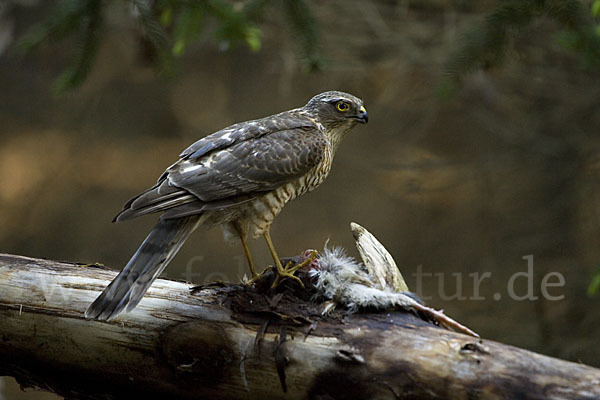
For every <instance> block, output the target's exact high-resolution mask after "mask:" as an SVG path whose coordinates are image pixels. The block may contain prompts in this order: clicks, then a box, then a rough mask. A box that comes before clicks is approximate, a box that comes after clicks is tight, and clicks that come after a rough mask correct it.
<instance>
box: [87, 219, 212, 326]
mask: <svg viewBox="0 0 600 400" xmlns="http://www.w3.org/2000/svg"><path fill="white" fill-rule="evenodd" d="M199 224H200V216H198V215H194V216H190V217H185V218H176V219H160V220H159V221H158V223H157V224H156V225H155V226H154V228H153V229H152V231H151V232H150V234H149V235H148V236H147V237H146V239H145V240H144V242H143V243H142V244H141V246H140V247H139V248H138V249H137V251H136V252H135V254H134V255H133V257H131V260H129V262H128V263H127V265H126V266H125V268H123V270H122V271H121V272H120V273H119V275H117V277H116V278H115V279H114V280H113V281H112V282H111V283H110V284H109V285H108V286H107V287H106V289H104V291H103V292H102V293H101V294H100V296H98V298H97V299H96V300H95V301H94V302H93V303H92V304H91V305H90V306H89V308H88V309H87V311H86V312H85V317H86V318H95V319H99V320H108V319H112V318H114V317H116V316H117V315H118V314H119V313H121V312H122V311H123V310H126V311H131V310H133V309H134V308H135V307H136V306H137V305H138V303H139V302H140V300H141V299H142V297H143V296H144V294H145V293H146V291H147V290H148V288H149V287H150V285H151V284H152V282H154V280H155V279H156V278H157V277H158V276H159V275H160V274H161V272H162V271H163V270H164V269H165V267H166V266H167V264H169V262H170V261H171V260H172V259H173V257H175V254H177V252H178V251H179V249H180V248H181V246H182V245H183V243H184V242H185V240H186V239H187V238H188V236H189V235H190V234H191V233H192V232H193V231H194V230H195V229H196V228H197V227H198V225H199Z"/></svg>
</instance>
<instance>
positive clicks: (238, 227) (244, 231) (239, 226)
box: [233, 221, 259, 280]
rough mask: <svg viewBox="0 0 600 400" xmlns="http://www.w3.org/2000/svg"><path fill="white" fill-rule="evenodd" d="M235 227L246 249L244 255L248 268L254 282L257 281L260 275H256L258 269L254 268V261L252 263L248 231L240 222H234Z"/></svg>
mask: <svg viewBox="0 0 600 400" xmlns="http://www.w3.org/2000/svg"><path fill="white" fill-rule="evenodd" d="M233 226H234V228H235V230H236V231H237V233H238V236H239V237H240V241H241V242H242V247H243V248H244V254H245V255H246V260H248V268H250V273H251V274H252V280H256V279H257V278H258V277H259V275H258V274H257V273H256V268H255V267H254V261H252V254H250V248H249V247H248V239H246V236H247V234H248V229H244V227H243V226H242V224H240V222H239V221H235V222H233Z"/></svg>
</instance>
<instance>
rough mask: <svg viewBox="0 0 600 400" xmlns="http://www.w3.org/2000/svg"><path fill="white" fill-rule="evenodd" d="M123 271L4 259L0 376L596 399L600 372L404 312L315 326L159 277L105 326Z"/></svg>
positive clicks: (150, 391)
mask: <svg viewBox="0 0 600 400" xmlns="http://www.w3.org/2000/svg"><path fill="white" fill-rule="evenodd" d="M114 276H115V272H113V271H110V270H107V269H104V268H101V267H96V266H82V265H77V264H72V263H61V262H55V261H47V260H39V259H32V258H26V257H21V256H13V255H7V254H4V255H0V375H11V376H14V377H16V378H17V379H18V381H19V382H20V383H21V385H23V386H37V387H41V388H43V389H46V390H51V391H54V392H56V393H58V394H60V395H62V396H66V397H68V398H73V399H78V398H85V399H93V398H125V397H130V396H136V397H139V396H151V397H153V398H154V397H157V396H162V395H164V396H168V397H169V398H192V397H193V398H204V397H206V398H212V399H234V398H243V399H254V398H256V399H258V398H260V399H265V398H267V399H275V398H281V397H282V396H283V393H284V392H286V393H287V394H286V398H290V399H300V398H332V399H344V398H378V399H387V398H390V399H409V398H410V399H415V398H419V399H439V398H444V399H464V398H479V399H488V398H493V399H497V398H519V399H566V398H569V399H597V398H600V370H598V369H594V368H591V367H587V366H584V365H580V364H575V363H571V362H566V361H561V360H558V359H554V358H550V357H546V356H543V355H539V354H535V353H532V352H529V351H525V350H521V349H518V348H515V347H511V346H507V345H503V344H500V343H496V342H492V341H488V340H483V341H481V340H477V339H475V338H473V337H470V336H466V335H463V334H459V333H456V332H452V331H448V330H444V329H442V328H439V327H437V326H434V325H432V324H430V323H427V322H425V321H422V320H421V319H419V318H418V317H417V316H416V315H414V314H411V313H409V312H405V311H394V312H385V313H362V314H347V313H346V312H345V311H341V310H336V311H334V312H333V313H332V314H330V315H329V316H327V317H321V316H320V312H319V310H320V306H319V305H316V304H314V303H311V302H309V301H305V300H301V299H300V298H298V297H296V296H295V295H294V294H293V293H290V292H284V293H283V294H278V295H275V296H272V297H271V296H268V295H265V294H262V293H260V292H258V291H256V290H254V289H249V288H246V287H244V286H241V285H212V286H206V287H202V288H199V289H197V290H195V291H194V292H192V291H191V290H190V289H191V285H190V284H187V283H183V282H177V281H172V280H166V279H158V280H157V281H156V282H155V283H154V284H153V286H152V287H151V288H150V290H149V291H148V293H147V294H146V296H145V297H144V299H143V300H142V302H141V303H140V305H139V306H138V307H137V308H136V309H135V310H134V311H133V312H131V313H128V314H124V315H122V316H120V317H118V318H117V319H115V320H114V321H111V322H99V321H88V320H85V319H84V317H83V312H84V310H85V309H86V308H87V306H88V305H89V304H90V303H91V302H92V301H93V300H94V298H95V297H96V296H97V295H98V292H99V291H100V290H102V289H103V288H104V287H105V286H106V285H107V284H108V282H109V281H110V280H111V279H112V278H114Z"/></svg>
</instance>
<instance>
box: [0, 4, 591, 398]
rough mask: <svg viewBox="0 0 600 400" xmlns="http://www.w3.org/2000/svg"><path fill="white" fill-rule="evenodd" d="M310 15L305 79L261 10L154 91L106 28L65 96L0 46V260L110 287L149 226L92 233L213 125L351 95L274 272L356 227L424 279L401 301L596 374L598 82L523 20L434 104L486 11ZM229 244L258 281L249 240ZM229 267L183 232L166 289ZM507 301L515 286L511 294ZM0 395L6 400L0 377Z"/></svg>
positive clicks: (228, 275)
mask: <svg viewBox="0 0 600 400" xmlns="http://www.w3.org/2000/svg"><path fill="white" fill-rule="evenodd" d="M467 3H468V2H467ZM311 4H312V5H313V6H314V12H315V15H316V16H317V18H318V21H319V23H320V28H321V31H320V32H321V35H320V40H321V52H322V54H323V56H324V59H325V64H324V68H323V69H322V70H321V71H319V72H313V73H308V72H307V71H306V68H305V67H304V64H303V60H302V59H301V57H300V56H299V55H298V51H297V48H296V44H295V43H294V41H293V40H292V37H291V36H290V34H289V32H287V30H286V29H285V26H284V25H285V24H284V23H283V22H282V20H280V19H279V18H278V16H277V14H276V13H273V14H272V15H268V16H267V20H266V22H265V24H264V26H263V27H262V28H263V36H262V38H263V43H262V49H261V50H260V51H259V52H257V53H253V52H251V51H250V50H248V49H247V48H246V47H244V46H238V47H236V48H233V49H231V50H229V51H222V50H220V49H219V46H218V44H215V41H214V40H213V39H212V37H210V35H208V34H207V36H206V38H205V39H204V40H202V41H200V42H199V43H197V44H196V45H195V46H194V47H193V48H190V49H188V52H187V53H186V55H185V56H184V57H183V58H182V59H181V60H180V61H181V63H180V73H179V75H178V76H176V77H175V78H173V79H161V78H157V76H156V75H155V74H154V72H153V70H152V69H151V67H150V66H148V65H147V63H145V62H144V60H143V58H142V57H141V56H140V49H139V43H137V42H136V41H135V39H134V38H133V37H132V36H131V35H130V34H129V31H128V30H129V29H131V27H129V26H127V25H126V24H122V23H120V22H118V23H114V24H112V25H109V27H110V29H109V31H108V33H107V35H106V36H105V37H104V39H103V41H102V44H101V48H100V53H99V57H98V59H97V60H96V62H95V63H94V66H93V68H92V70H91V74H90V76H89V78H88V79H87V81H86V82H85V83H84V85H83V86H82V87H81V88H80V89H79V90H76V91H74V92H71V93H68V94H66V95H63V96H60V97H57V96H55V95H53V94H52V91H51V86H52V82H53V79H55V78H56V76H57V75H58V74H59V73H60V71H61V70H62V68H63V67H64V66H65V63H66V61H67V60H68V57H69V54H70V53H69V50H70V49H69V46H68V44H66V43H62V44H55V45H47V46H43V47H42V48H40V49H39V50H36V51H34V52H32V53H29V54H27V55H23V54H21V53H19V52H18V51H17V50H15V49H14V48H13V47H12V46H10V45H7V46H5V47H3V46H0V48H1V49H2V54H0V224H1V226H2V229H0V251H2V252H6V253H14V254H21V255H27V256H32V257H44V258H51V259H57V260H69V261H77V262H82V263H94V262H98V263H102V264H105V265H107V266H110V267H112V268H115V269H119V268H121V267H122V266H123V265H124V264H125V263H126V262H127V260H128V259H129V257H130V256H131V255H132V254H133V252H134V251H135V249H136V248H137V246H138V245H139V244H140V243H141V241H142V240H143V239H144V237H145V235H146V234H147V233H148V232H149V230H150V227H151V226H152V224H153V223H154V221H155V219H156V218H155V217H153V216H150V217H145V218H141V219H138V220H134V221H129V222H126V223H121V224H112V223H111V220H112V218H113V217H114V215H115V214H116V213H117V212H118V211H119V210H120V209H121V207H122V205H123V203H124V202H125V201H126V200H127V199H129V198H130V197H131V196H133V195H135V194H137V193H138V192H140V191H141V190H143V189H145V188H147V187H148V186H150V185H152V184H153V183H154V182H155V180H156V179H157V178H158V176H159V175H160V174H161V173H162V171H163V170H164V169H165V168H166V167H167V166H169V165H170V164H171V163H172V162H173V161H175V160H176V159H177V155H178V154H179V152H180V151H181V150H183V149H184V148H185V147H187V146H188V145H189V144H191V143H192V142H194V141H195V140H197V139H198V138H200V137H202V136H204V135H206V134H209V133H212V132H213V131H215V130H217V129H219V128H222V127H224V126H226V125H228V124H231V123H234V122H238V121H243V120H247V119H252V118H258V117H262V116H265V115H268V114H272V113H275V112H278V111H282V110H285V109H289V108H293V107H297V106H301V105H303V104H304V103H305V102H306V101H307V100H308V99H309V98H310V97H311V96H313V95H314V94H316V93H319V92H322V91H325V90H331V89H338V90H344V91H348V92H350V93H353V94H355V95H357V96H359V97H361V98H363V99H364V101H365V104H366V106H367V109H368V111H369V117H370V122H369V124H368V125H366V126H360V127H358V128H356V129H355V130H354V131H353V132H352V133H351V134H350V135H349V136H348V137H347V138H346V140H345V142H344V143H343V145H342V146H341V148H340V151H339V152H338V155H337V156H336V157H337V158H336V160H335V163H334V168H333V171H332V173H331V175H330V177H329V178H328V180H327V181H326V182H325V184H323V185H322V186H321V187H320V188H319V189H318V190H316V191H315V192H313V193H310V194H308V195H306V196H304V197H303V198H301V199H299V200H296V201H294V202H293V203H291V204H289V205H288V206H287V207H286V208H285V209H284V211H283V212H282V214H281V215H280V217H279V218H278V219H277V220H276V222H275V223H274V225H273V229H272V235H273V238H274V241H275V244H276V246H277V247H278V250H279V253H280V255H282V256H287V255H295V254H298V253H300V252H301V251H303V250H304V249H306V248H322V247H323V245H324V243H325V241H326V240H327V239H330V242H329V243H330V245H340V246H343V247H345V248H346V249H347V250H348V251H349V253H350V254H352V255H356V251H355V249H354V243H353V240H352V236H351V234H350V230H349V223H350V221H356V222H358V223H360V224H362V225H364V226H365V227H366V228H367V229H369V230H370V231H371V232H372V233H373V234H374V235H376V236H377V237H378V238H379V239H380V240H381V242H382V243H383V244H384V245H386V247H387V248H388V250H389V251H390V252H391V253H392V254H393V256H394V257H395V259H396V261H397V263H398V265H399V266H400V268H401V270H402V271H403V273H404V275H405V278H406V280H407V282H408V284H409V287H411V288H414V289H415V290H416V287H415V285H416V279H415V277H414V276H412V273H413V272H414V271H416V270H417V267H418V266H422V271H423V272H430V273H444V275H443V276H442V278H443V279H442V281H440V280H439V279H438V277H431V278H424V279H423V287H422V290H421V294H422V295H425V296H431V297H432V299H431V300H430V301H429V304H431V305H432V306H434V307H436V308H443V309H444V310H446V312H447V314H448V315H450V316H452V317H454V318H456V319H457V320H459V321H461V322H463V323H465V324H466V325H468V326H469V327H471V328H473V329H474V330H475V331H477V332H479V333H480V334H481V336H482V337H484V338H486V339H492V340H497V341H502V342H505V343H508V344H513V345H516V346H520V347H523V348H527V349H530V350H534V351H537V352H541V353H544V354H548V355H551V356H555V357H560V358H563V359H568V360H572V361H580V362H583V363H586V364H589V365H593V366H596V367H600V349H599V347H598V345H597V337H598V334H599V329H600V315H599V313H598V310H599V308H600V299H599V298H598V297H589V296H588V295H587V294H586V288H587V286H588V284H589V283H590V281H591V277H592V275H593V273H594V271H595V270H596V268H597V265H598V264H600V248H599V246H598V242H599V241H598V237H599V234H600V209H599V207H598V196H599V194H600V186H599V182H600V152H599V150H600V135H599V133H600V113H599V112H598V110H599V109H600V80H599V79H598V78H599V74H598V73H597V72H592V71H590V70H589V69H586V68H583V66H582V63H581V59H580V57H578V55H577V54H575V53H573V52H569V51H567V50H565V49H564V48H563V47H561V46H560V45H559V44H558V42H557V41H556V40H554V35H555V34H556V31H557V26H556V24H555V23H554V22H553V21H552V20H550V19H548V18H539V19H537V20H536V21H535V23H534V24H532V25H530V26H529V27H527V28H526V29H525V30H524V31H523V32H520V34H519V35H518V36H517V37H518V40H517V41H515V42H514V43H513V44H512V45H511V47H510V49H509V52H508V54H507V56H506V61H505V63H504V64H503V65H501V66H499V67H497V68H491V69H487V70H478V71H474V72H472V73H470V74H469V75H467V77H466V79H465V81H464V82H463V86H462V87H461V88H460V89H458V90H457V91H456V92H454V93H452V94H451V95H450V96H449V97H446V98H441V97H440V96H438V95H437V93H438V91H437V89H438V87H439V85H440V82H441V79H442V78H443V74H444V62H445V61H446V60H447V59H448V57H449V56H450V54H451V53H452V52H453V51H456V49H457V47H458V44H459V43H460V40H461V37H462V35H463V34H464V33H465V32H467V31H468V30H469V29H471V28H472V26H473V24H474V23H478V22H481V21H482V18H483V16H485V15H486V13H487V12H489V10H491V9H493V7H494V6H495V5H496V4H497V2H494V1H488V2H481V3H479V4H478V5H477V6H466V5H465V2H460V1H454V2H453V1H441V0H437V1H436V0H429V1H384V0H381V1H375V0H373V1H360V0H353V1H337V0H336V1H328V2H316V1H315V2H312V3H311ZM586 4H588V3H586ZM5 11H6V10H5ZM35 12H42V11H40V10H37V9H36V8H35V7H34V8H27V7H24V8H16V9H11V13H5V14H4V15H3V22H2V23H0V26H3V29H4V30H3V32H5V33H4V36H3V37H4V38H8V42H10V40H12V39H14V38H15V37H18V36H19V34H20V33H21V30H24V29H25V28H26V27H27V26H28V24H29V23H30V22H31V21H32V20H33V19H34V18H35V15H36V14H35ZM116 20H117V21H119V18H116ZM11 24H12V25H11ZM6 32H8V33H6ZM251 248H252V250H253V251H254V253H255V254H256V257H257V261H258V263H259V264H260V265H266V264H267V263H269V256H268V253H267V250H266V246H265V245H264V243H263V241H262V240H257V241H254V242H252V243H251ZM527 255H533V257H534V276H533V289H534V292H535V295H536V296H539V299H538V300H536V301H529V300H524V301H518V300H515V299H511V298H510V296H509V295H508V292H507V285H508V282H509V279H510V278H511V276H512V275H513V274H515V273H517V272H525V271H527V262H526V260H524V259H523V257H524V256H527ZM186 271H187V272H186ZM245 271H246V266H245V264H244V259H243V253H242V250H241V247H240V246H235V247H229V246H228V245H225V244H224V243H223V240H222V234H221V231H220V229H213V230H210V231H199V232H197V233H195V234H194V235H193V236H192V237H191V238H190V239H189V240H188V242H187V243H186V244H185V246H184V247H183V249H182V250H181V252H180V253H179V255H178V256H177V258H176V259H175V260H174V261H173V262H172V264H171V265H170V267H169V268H168V269H167V271H166V276H168V277H171V278H177V279H192V280H193V281H194V282H198V283H201V282H206V281H212V280H215V279H225V280H232V281H237V280H238V279H239V278H240V276H241V275H242V274H243V273H244V272H245ZM484 272H490V273H491V278H490V279H486V280H484V281H482V283H481V286H480V289H479V295H480V296H481V297H484V298H485V300H468V299H467V300H458V299H452V300H447V299H444V294H446V295H448V296H450V295H451V294H455V293H456V292H457V289H456V285H457V279H458V278H457V276H456V275H452V274H459V275H458V276H460V277H461V279H462V282H461V285H462V287H461V293H462V294H463V295H464V296H466V297H472V296H474V293H473V287H472V286H473V279H472V278H471V277H469V275H468V274H473V273H479V274H480V275H481V274H483V273H484ZM549 272H558V273H560V274H562V276H564V280H565V285H564V287H553V288H550V289H549V292H550V294H551V295H553V296H560V295H564V298H563V299H562V300H560V301H551V300H547V299H544V297H543V296H542V294H541V292H540V285H541V282H542V279H543V278H544V276H545V275H546V274H547V273H549ZM190 273H191V274H190ZM555 281H556V280H555V279H552V280H551V282H555ZM526 291H527V284H526V282H525V279H524V278H523V279H521V278H519V279H517V280H516V285H515V292H516V293H517V294H519V295H522V294H525V293H526ZM497 293H498V294H500V295H501V299H499V300H495V298H494V295H495V294H497ZM496 298H497V297H496ZM0 323H2V322H1V321H0ZM0 382H2V381H0ZM1 385H2V384H1V383H0V399H1V398H2V395H3V392H2V390H3V389H2V386H1ZM4 390H5V392H4V393H5V394H4V396H5V398H6V399H13V398H15V399H16V398H21V396H22V394H21V393H19V392H18V389H16V388H15V385H14V382H11V381H9V380H6V382H5V383H4ZM23 396H27V397H23V398H38V396H40V395H39V394H38V393H33V394H31V393H29V394H25V395H23Z"/></svg>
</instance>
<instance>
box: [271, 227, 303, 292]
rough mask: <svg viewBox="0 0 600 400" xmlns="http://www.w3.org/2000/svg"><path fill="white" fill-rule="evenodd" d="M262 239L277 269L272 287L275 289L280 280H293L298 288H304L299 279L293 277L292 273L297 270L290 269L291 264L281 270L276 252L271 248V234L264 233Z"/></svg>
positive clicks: (294, 268)
mask: <svg viewBox="0 0 600 400" xmlns="http://www.w3.org/2000/svg"><path fill="white" fill-rule="evenodd" d="M264 237H265V240H266V242H267V246H268V247H269V251H270V252H271V256H272V257H273V261H274V262H275V266H276V267H277V278H275V281H274V282H273V286H272V287H277V285H278V284H279V280H280V279H281V278H291V279H294V280H296V281H298V283H299V284H300V286H302V287H304V284H303V283H302V281H301V280H300V278H298V277H297V276H295V275H294V272H296V270H297V269H298V268H296V266H294V267H292V268H290V264H291V263H288V264H287V265H286V268H283V265H281V261H279V256H278V255H277V252H276V251H275V246H273V242H272V241H271V234H270V233H269V231H266V232H265V233H264ZM301 264H302V263H301Z"/></svg>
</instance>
